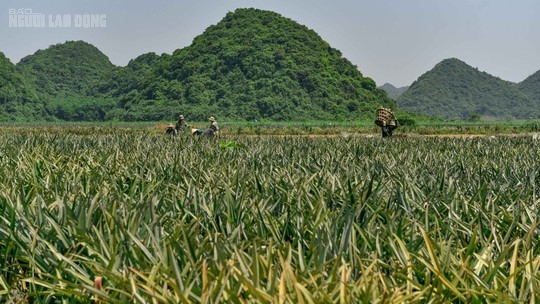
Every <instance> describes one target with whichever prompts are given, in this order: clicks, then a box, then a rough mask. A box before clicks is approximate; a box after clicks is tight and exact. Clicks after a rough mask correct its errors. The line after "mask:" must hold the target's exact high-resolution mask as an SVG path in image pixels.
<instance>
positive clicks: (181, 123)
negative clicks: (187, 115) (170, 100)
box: [174, 115, 189, 134]
mask: <svg viewBox="0 0 540 304" xmlns="http://www.w3.org/2000/svg"><path fill="white" fill-rule="evenodd" d="M188 128H189V126H188V125H187V123H186V121H185V119H184V115H180V116H178V121H177V122H176V125H175V126H174V129H175V130H176V133H177V134H179V133H185V132H186V130H187V129H188Z"/></svg>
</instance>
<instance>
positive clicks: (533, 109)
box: [0, 9, 540, 121]
mask: <svg viewBox="0 0 540 304" xmlns="http://www.w3.org/2000/svg"><path fill="white" fill-rule="evenodd" d="M391 98H392V99H395V100H397V105H396V103H395V100H392V99H391ZM539 104H540V71H538V72H536V73H534V74H533V75H531V76H529V77H528V78H527V79H525V80H524V81H522V82H521V83H518V84H516V83H511V82H508V81H505V80H502V79H500V78H497V77H494V76H492V75H490V74H488V73H486V72H481V71H478V69H476V68H473V67H471V66H469V65H468V64H466V63H465V62H463V61H461V60H459V59H456V58H451V59H445V60H443V61H441V62H440V63H438V64H437V65H436V66H435V67H433V69H432V70H430V71H427V72H426V73H424V74H423V75H421V76H420V77H419V78H418V79H417V80H416V81H415V82H414V83H413V84H411V86H409V87H402V88H396V87H394V86H393V85H391V84H388V83H386V84H384V85H383V86H380V87H377V86H376V84H375V81H373V80H372V79H371V78H369V77H366V76H364V75H363V74H362V73H361V72H360V71H359V69H358V68H357V67H356V66H354V65H353V64H352V63H351V62H350V61H348V60H347V59H346V58H344V57H343V56H342V54H341V52H340V51H339V50H336V49H334V48H332V47H331V46H330V45H329V44H328V43H327V42H325V41H324V40H323V39H322V38H321V37H320V36H319V35H318V34H317V33H316V32H314V31H313V30H310V29H308V28H307V27H305V26H303V25H300V24H298V23H296V22H295V21H293V20H291V19H288V18H285V17H283V16H281V15H279V14H277V13H274V12H270V11H264V10H258V9H238V10H236V11H235V12H230V13H228V14H227V15H226V16H225V17H224V18H223V19H222V20H221V21H220V22H218V23H217V24H215V25H211V26H209V27H208V28H207V29H206V30H205V31H204V32H203V33H202V34H201V35H199V36H197V37H195V38H194V40H193V43H192V44H191V45H190V46H188V47H185V48H182V49H178V50H176V51H174V53H173V54H162V55H157V54H155V53H147V54H142V55H140V56H138V57H137V58H134V59H132V60H131V61H130V62H129V64H128V65H127V66H125V67H119V66H114V65H113V64H112V63H111V62H110V61H109V59H108V57H107V56H106V55H105V54H103V53H102V52H101V51H100V50H99V49H97V48H96V47H95V46H93V45H91V44H89V43H87V42H84V41H67V42H65V43H60V44H56V45H53V46H51V47H49V48H47V49H45V50H38V51H36V52H35V53H34V54H32V55H29V56H26V57H25V58H23V59H21V61H20V62H19V63H17V64H16V65H14V64H13V63H11V62H10V61H9V59H7V58H6V57H5V56H4V54H2V53H0V121H9V120H18V121H24V120H27V121H29V120H67V121H83V120H89V121H106V120H109V121H110V120H118V121H159V120H171V119H174V118H175V117H176V116H177V115H178V114H184V115H185V116H186V117H188V118H189V120H206V118H207V117H208V116H209V115H210V114H213V115H214V116H218V117H219V118H220V119H223V118H225V119H228V120H246V121H252V120H273V121H280V120H281V121H284V120H288V121H299V120H315V119H319V120H357V119H369V118H371V117H372V116H373V114H374V111H375V109H376V108H377V107H378V106H380V105H384V106H390V107H392V108H396V107H398V108H400V109H403V110H406V111H411V112H417V113H420V114H426V115H430V116H437V117H441V118H445V119H468V118H470V117H471V116H472V115H483V116H490V117H499V118H509V119H511V118H520V119H521V118H537V117H540V114H539V113H540V109H539V108H540V106H539Z"/></svg>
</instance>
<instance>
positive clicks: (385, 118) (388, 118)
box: [375, 107, 398, 138]
mask: <svg viewBox="0 0 540 304" xmlns="http://www.w3.org/2000/svg"><path fill="white" fill-rule="evenodd" d="M375 124H376V125H377V126H379V127H381V132H382V137H383V138H386V137H392V132H393V131H394V130H395V129H396V128H397V127H398V121H397V118H396V116H395V115H394V112H392V110H390V109H385V108H383V107H379V108H378V109H377V117H376V118H375Z"/></svg>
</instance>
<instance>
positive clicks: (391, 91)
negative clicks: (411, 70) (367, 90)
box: [378, 83, 409, 99]
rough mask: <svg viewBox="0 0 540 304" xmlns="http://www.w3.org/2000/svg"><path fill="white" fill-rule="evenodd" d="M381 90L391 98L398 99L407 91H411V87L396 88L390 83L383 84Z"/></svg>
mask: <svg viewBox="0 0 540 304" xmlns="http://www.w3.org/2000/svg"><path fill="white" fill-rule="evenodd" d="M378 88H379V89H383V90H384V91H385V92H386V93H387V94H388V96H389V97H390V98H393V99H396V98H398V97H399V96H401V94H403V93H405V91H407V89H409V86H404V87H399V88H397V87H395V86H394V85H392V84H390V83H385V84H383V85H382V86H380V87H378Z"/></svg>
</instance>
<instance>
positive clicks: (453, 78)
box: [398, 58, 540, 119]
mask: <svg viewBox="0 0 540 304" xmlns="http://www.w3.org/2000/svg"><path fill="white" fill-rule="evenodd" d="M398 102H399V106H400V108H402V109H406V110H410V111H416V112H419V113H423V114H427V115H432V116H438V117H442V118H445V119H468V118H469V117H471V115H474V114H480V115H485V116H493V117H501V118H530V117H534V118H536V117H539V115H540V109H539V107H538V103H537V102H534V101H533V100H532V99H531V98H529V97H528V96H527V95H526V94H524V93H522V92H520V91H519V90H518V89H517V88H516V86H515V85H513V84H512V83H510V82H507V81H504V80H501V79H500V78H497V77H494V76H491V75H489V74H487V73H485V72H480V71H478V69H475V68H473V67H471V66H469V65H467V64H466V63H464V62H462V61H460V60H458V59H455V58H452V59H446V60H443V61H442V62H440V63H439V64H437V65H436V66H435V67H434V68H433V69H432V70H431V71H429V72H427V73H425V74H424V75H422V76H420V78H418V80H417V81H415V82H414V83H413V84H412V85H411V86H410V88H409V89H408V90H407V91H406V92H405V93H403V94H402V95H401V96H400V97H399V98H398Z"/></svg>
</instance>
